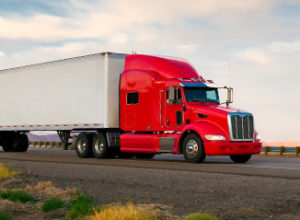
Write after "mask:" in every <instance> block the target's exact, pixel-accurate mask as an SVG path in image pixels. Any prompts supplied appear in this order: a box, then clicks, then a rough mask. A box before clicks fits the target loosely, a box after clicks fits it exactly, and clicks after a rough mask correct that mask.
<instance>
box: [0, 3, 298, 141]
mask: <svg viewBox="0 0 300 220" xmlns="http://www.w3.org/2000/svg"><path fill="white" fill-rule="evenodd" d="M104 51H113V52H125V53H131V52H133V51H135V52H137V53H142V54H150V55H164V56H174V57H181V58H185V59H187V60H188V61H189V62H190V63H191V64H192V65H193V66H194V67H195V68H196V70H197V71H198V73H199V74H200V75H201V76H203V77H204V78H206V79H213V80H214V81H215V82H216V83H218V84H220V85H227V86H232V87H233V88H234V103H233V106H234V107H237V108H240V109H243V110H247V111H249V112H251V113H253V114H254V116H255V126H256V129H257V131H258V132H259V134H260V136H261V137H262V140H263V141H299V140H300V114H299V113H300V110H299V109H300V86H299V84H300V1H299V0H251V1H249V0H185V1H182V0H109V1H107V0H106V1H104V0H85V1H84V0H81V1H80V0H63V1H62V0H51V1H45V0H26V1H24V0H0V69H4V68H9V67H14V66H20V65H25V64H32V63H37V62H43V61H50V60H56V59H61V58H67V57H73V56H80V55H85V54H90V53H97V52H104Z"/></svg>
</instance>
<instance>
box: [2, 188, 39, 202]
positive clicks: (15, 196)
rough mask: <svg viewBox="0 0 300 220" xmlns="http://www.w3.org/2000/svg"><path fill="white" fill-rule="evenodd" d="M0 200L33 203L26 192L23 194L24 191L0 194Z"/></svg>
mask: <svg viewBox="0 0 300 220" xmlns="http://www.w3.org/2000/svg"><path fill="white" fill-rule="evenodd" d="M0 198H2V199H7V200H10V201H12V202H22V203H27V202H31V203H35V200H34V198H33V197H32V196H31V195H30V194H29V193H28V192H25V191H24V190H15V191H12V190H8V191H6V192H2V193H0Z"/></svg>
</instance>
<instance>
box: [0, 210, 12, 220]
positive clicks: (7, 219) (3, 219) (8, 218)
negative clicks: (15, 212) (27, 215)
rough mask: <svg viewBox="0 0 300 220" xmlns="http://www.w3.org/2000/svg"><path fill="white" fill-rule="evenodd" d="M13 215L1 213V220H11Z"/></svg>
mask: <svg viewBox="0 0 300 220" xmlns="http://www.w3.org/2000/svg"><path fill="white" fill-rule="evenodd" d="M11 219H12V218H11V214H10V213H9V212H0V220H11Z"/></svg>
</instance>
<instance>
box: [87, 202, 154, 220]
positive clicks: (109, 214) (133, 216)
mask: <svg viewBox="0 0 300 220" xmlns="http://www.w3.org/2000/svg"><path fill="white" fill-rule="evenodd" d="M89 219H90V220H106V219H109V220H156V219H157V217H156V216H154V215H152V214H151V213H150V212H147V210H145V209H142V208H138V207H136V206H134V205H133V204H127V205H111V206H108V207H106V208H104V209H103V210H101V211H95V213H94V215H93V216H91V217H90V218H89Z"/></svg>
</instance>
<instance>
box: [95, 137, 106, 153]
mask: <svg viewBox="0 0 300 220" xmlns="http://www.w3.org/2000/svg"><path fill="white" fill-rule="evenodd" d="M94 148H95V151H96V152H97V153H98V154H100V153H102V152H103V149H104V144H103V140H102V138H97V140H96V142H95V146H94Z"/></svg>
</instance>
